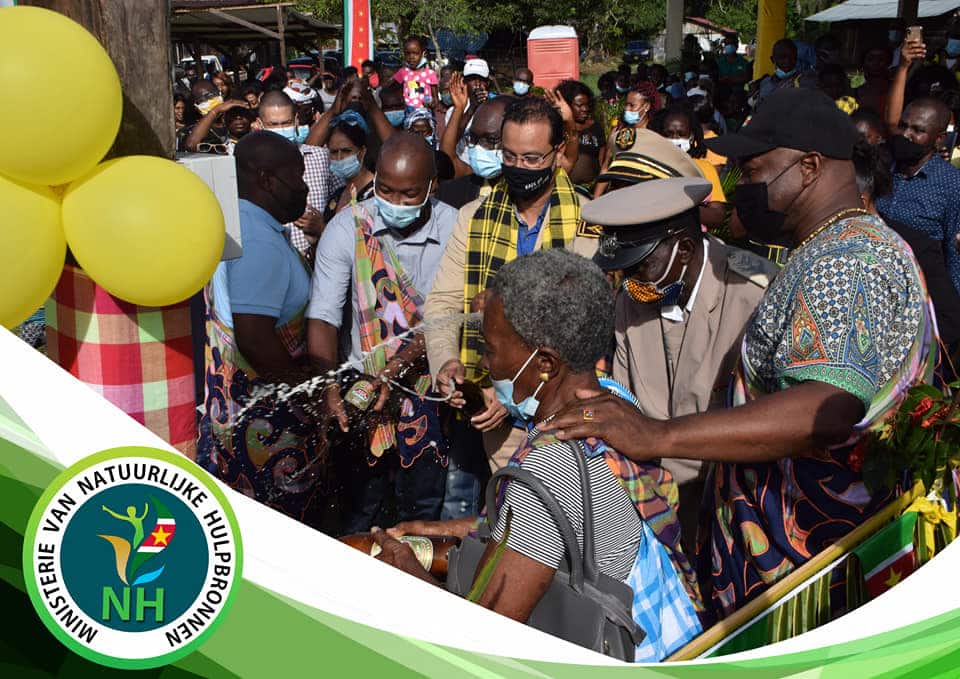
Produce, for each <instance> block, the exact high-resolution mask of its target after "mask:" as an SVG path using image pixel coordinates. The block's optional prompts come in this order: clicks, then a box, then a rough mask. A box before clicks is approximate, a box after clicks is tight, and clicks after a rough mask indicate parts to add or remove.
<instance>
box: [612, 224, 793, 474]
mask: <svg viewBox="0 0 960 679" xmlns="http://www.w3.org/2000/svg"><path fill="white" fill-rule="evenodd" d="M703 261H704V263H703V268H702V270H701V272H700V276H699V278H698V280H697V283H696V285H695V287H694V289H693V290H692V291H691V294H690V301H689V302H688V303H687V305H686V306H685V307H684V308H682V309H681V308H680V307H672V308H663V309H661V307H659V306H658V305H656V304H639V303H637V302H634V301H633V300H632V299H631V298H630V297H629V296H628V295H625V294H620V295H618V298H617V305H616V352H615V354H614V362H613V378H614V379H615V380H617V381H618V382H621V383H622V384H625V385H627V386H628V387H629V388H630V390H631V391H632V392H633V393H634V394H635V395H636V396H637V399H638V401H639V402H640V408H641V410H642V411H643V413H644V414H645V415H647V416H649V417H652V418H655V419H660V420H665V419H669V418H672V417H679V416H681V415H690V414H692V413H700V412H704V411H706V410H709V409H710V408H717V407H724V406H725V405H726V394H727V388H728V386H729V384H730V380H731V378H732V375H733V371H734V368H735V367H736V362H737V358H738V356H739V352H740V342H741V339H742V337H743V333H744V329H745V328H746V326H747V322H748V321H749V320H750V317H751V315H752V314H753V312H754V310H755V309H756V308H757V305H758V304H759V302H760V298H761V297H763V293H764V290H765V289H766V286H767V285H768V284H769V282H770V281H771V280H772V279H773V277H774V276H775V275H776V272H777V267H776V266H775V265H774V264H773V263H771V262H769V261H768V260H765V259H763V258H762V257H758V256H757V255H754V254H752V253H750V252H747V251H745V250H740V249H738V248H735V247H732V246H729V245H726V244H725V243H724V242H723V241H720V240H717V239H715V238H712V237H705V238H704V258H703ZM663 466H664V467H666V468H667V469H669V470H670V472H671V473H672V474H673V475H674V478H675V479H676V481H677V483H678V484H681V485H683V484H684V483H688V482H690V481H693V480H695V479H697V477H698V476H700V472H701V467H702V463H701V462H700V461H696V460H664V463H663Z"/></svg>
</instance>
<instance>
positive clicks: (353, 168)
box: [330, 153, 360, 181]
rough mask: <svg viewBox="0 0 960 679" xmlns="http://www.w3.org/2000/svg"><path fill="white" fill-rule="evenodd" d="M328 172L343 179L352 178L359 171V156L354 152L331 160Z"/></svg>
mask: <svg viewBox="0 0 960 679" xmlns="http://www.w3.org/2000/svg"><path fill="white" fill-rule="evenodd" d="M330 172H332V173H333V174H334V175H335V176H336V177H339V178H340V179H342V180H344V181H346V180H348V179H353V178H354V177H356V176H357V173H359V172H360V156H358V155H357V154H356V153H354V154H353V155H352V156H347V157H346V158H341V159H340V160H331V161H330Z"/></svg>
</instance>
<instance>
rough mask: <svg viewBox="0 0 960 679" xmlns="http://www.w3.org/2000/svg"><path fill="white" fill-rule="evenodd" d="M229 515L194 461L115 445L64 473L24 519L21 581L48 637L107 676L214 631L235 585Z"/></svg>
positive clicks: (166, 659) (159, 659) (233, 528)
mask: <svg viewBox="0 0 960 679" xmlns="http://www.w3.org/2000/svg"><path fill="white" fill-rule="evenodd" d="M241 569H242V555H241V544H240V533H239V531H238V530H237V522H236V518H235V517H234V515H233V511H232V510H231V509H230V506H229V504H227V499H226V497H225V496H224V494H223V492H222V491H221V490H220V489H219V488H218V487H217V486H216V484H215V483H214V482H213V481H211V480H210V479H209V478H208V477H206V475H205V474H204V473H203V472H202V471H200V470H199V468H197V467H196V466H195V465H193V464H192V463H191V462H190V461H189V460H187V459H185V458H182V457H179V456H177V455H174V454H172V453H168V452H165V451H162V450H156V449H153V448H139V447H127V448H114V449H112V450H107V451H104V452H102V453H98V454H96V455H92V456H90V457H88V458H86V459H84V460H82V461H81V462H78V463H77V464H75V465H74V466H72V467H70V468H69V469H67V470H65V471H64V472H63V473H61V474H60V475H59V476H58V477H57V478H56V479H55V480H54V481H53V483H52V484H51V485H50V487H49V488H48V489H47V490H46V492H44V494H43V496H42V497H41V498H40V501H39V502H38V503H37V506H36V507H35V508H34V510H33V514H32V515H31V516H30V521H29V523H28V525H27V533H26V537H25V539H24V544H23V573H24V578H25V580H26V585H27V591H28V592H29V594H30V599H31V601H33V606H34V608H36V610H37V612H38V613H39V614H40V618H41V619H42V620H43V622H44V624H45V625H46V626H47V628H49V630H50V631H51V632H52V633H53V634H54V636H56V637H57V638H58V639H59V640H60V641H62V642H63V643H64V644H65V645H66V646H68V647H69V648H70V649H71V650H73V651H74V652H76V653H77V654H79V655H81V656H83V657H84V658H87V659H89V660H93V661H95V662H98V663H101V664H103V665H109V666H111V667H119V668H132V669H136V668H149V667H158V666H160V665H165V664H168V663H171V662H174V661H175V660H177V659H178V658H181V657H183V656H185V655H187V654H188V653H190V652H191V651H193V650H194V649H195V648H196V647H197V646H198V645H199V644H201V643H203V641H204V640H205V639H206V638H207V637H208V636H209V635H210V633H211V632H213V630H214V628H215V627H216V625H217V623H218V622H219V621H220V620H222V619H223V616H224V614H225V613H226V611H227V608H228V606H229V604H230V601H231V598H232V594H233V592H234V591H235V589H236V585H237V583H238V582H239V580H240V576H241Z"/></svg>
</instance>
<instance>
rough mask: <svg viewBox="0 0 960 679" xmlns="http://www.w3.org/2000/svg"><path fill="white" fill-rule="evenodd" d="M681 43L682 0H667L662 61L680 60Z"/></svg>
mask: <svg viewBox="0 0 960 679" xmlns="http://www.w3.org/2000/svg"><path fill="white" fill-rule="evenodd" d="M682 44H683V0H667V34H666V37H665V38H664V43H663V49H664V52H665V58H664V61H666V62H672V61H680V46H681V45H682Z"/></svg>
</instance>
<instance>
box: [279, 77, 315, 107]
mask: <svg viewBox="0 0 960 679" xmlns="http://www.w3.org/2000/svg"><path fill="white" fill-rule="evenodd" d="M283 92H284V94H286V95H287V96H288V97H290V100H291V101H293V103H294V104H305V103H307V102H308V101H313V100H314V98H315V97H316V96H317V93H316V92H315V91H314V89H313V88H312V87H310V86H309V85H307V84H306V83H304V82H301V81H299V80H291V81H290V82H289V83H288V84H287V86H286V87H284V88H283Z"/></svg>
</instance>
